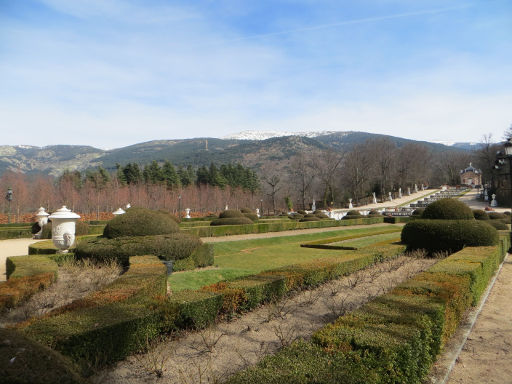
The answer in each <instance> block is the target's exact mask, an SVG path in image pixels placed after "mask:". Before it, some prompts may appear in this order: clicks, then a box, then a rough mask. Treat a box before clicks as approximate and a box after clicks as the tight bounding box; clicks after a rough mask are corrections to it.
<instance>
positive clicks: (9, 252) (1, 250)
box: [0, 239, 41, 281]
mask: <svg viewBox="0 0 512 384" xmlns="http://www.w3.org/2000/svg"><path fill="white" fill-rule="evenodd" d="M38 241H41V240H34V239H11V240H1V241H0V281H5V280H6V278H7V276H6V275H5V261H6V259H7V258H8V257H10V256H23V255H28V246H29V245H30V244H33V243H37V242H38Z"/></svg>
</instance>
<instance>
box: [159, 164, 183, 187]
mask: <svg viewBox="0 0 512 384" xmlns="http://www.w3.org/2000/svg"><path fill="white" fill-rule="evenodd" d="M162 174H163V178H164V180H165V183H166V184H167V186H168V187H169V188H179V187H180V186H181V180H180V177H179V176H178V174H177V173H176V170H175V169H174V166H173V165H172V164H171V163H170V162H169V161H166V162H165V163H164V165H163V167H162Z"/></svg>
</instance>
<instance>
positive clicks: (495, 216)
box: [489, 212, 507, 220]
mask: <svg viewBox="0 0 512 384" xmlns="http://www.w3.org/2000/svg"><path fill="white" fill-rule="evenodd" d="M489 219H491V220H507V216H506V215H504V214H503V213H499V212H489Z"/></svg>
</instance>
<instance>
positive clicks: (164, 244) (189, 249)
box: [75, 232, 202, 265]
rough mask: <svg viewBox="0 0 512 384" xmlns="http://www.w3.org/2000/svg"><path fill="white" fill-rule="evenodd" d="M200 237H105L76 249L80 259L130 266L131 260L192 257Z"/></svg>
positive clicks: (187, 235) (97, 238) (87, 239)
mask: <svg viewBox="0 0 512 384" xmlns="http://www.w3.org/2000/svg"><path fill="white" fill-rule="evenodd" d="M201 244H202V242H201V239H199V238H198V237H197V236H194V235H191V234H188V233H180V232H179V233H173V234H170V235H157V236H135V237H119V238H115V239H107V238H104V237H95V238H85V239H82V240H81V241H80V242H79V243H78V244H77V247H76V249H75V256H76V258H77V259H84V258H86V259H92V260H95V261H98V262H107V261H112V260H114V261H117V262H118V263H120V264H121V265H127V264H128V259H129V257H130V256H137V255H148V254H150V255H155V256H157V257H159V258H161V259H163V260H181V259H186V258H188V257H190V256H191V255H192V254H193V252H194V251H195V250H196V249H198V248H199V247H200V246H201Z"/></svg>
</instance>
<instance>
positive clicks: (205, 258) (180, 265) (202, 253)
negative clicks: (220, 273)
mask: <svg viewBox="0 0 512 384" xmlns="http://www.w3.org/2000/svg"><path fill="white" fill-rule="evenodd" d="M213 261H214V253H213V244H201V245H200V246H199V247H197V248H195V249H194V251H192V254H191V255H190V256H188V257H186V258H184V259H179V260H175V262H174V264H173V271H185V270H189V269H194V268H202V267H207V266H209V265H213Z"/></svg>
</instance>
